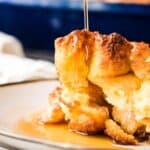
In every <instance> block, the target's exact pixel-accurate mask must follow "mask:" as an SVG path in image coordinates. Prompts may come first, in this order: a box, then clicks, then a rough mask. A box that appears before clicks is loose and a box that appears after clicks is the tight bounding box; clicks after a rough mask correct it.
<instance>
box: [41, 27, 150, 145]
mask: <svg viewBox="0 0 150 150" xmlns="http://www.w3.org/2000/svg"><path fill="white" fill-rule="evenodd" d="M149 59H150V48H149V45H148V44H146V43H144V42H140V43H138V42H129V41H128V40H127V39H126V38H124V37H122V36H121V35H119V34H117V33H112V34H109V35H103V34H100V33H98V32H90V31H87V30H76V31H73V32H71V33H70V34H68V35H66V36H64V37H60V38H58V39H56V41H55V64H56V68H57V71H58V75H59V80H60V83H61V87H60V88H59V92H58V89H56V90H55V91H54V93H52V94H50V98H49V99H50V105H49V106H48V111H45V112H43V114H42V116H41V121H42V122H51V123H53V122H55V123H56V122H57V123H59V122H62V120H63V121H65V122H67V123H68V128H69V129H70V130H72V131H75V132H78V133H82V134H97V133H100V131H105V133H106V134H107V135H108V136H110V137H112V138H113V139H114V140H116V141H117V142H119V143H122V144H138V141H141V140H145V139H146V138H147V135H146V129H147V131H148V126H146V124H145V121H144V122H143V121H142V120H143V119H145V118H147V119H148V120H149V116H150V104H149V98H150V94H149V93H150V90H149V89H148V88H147V87H148V86H149V85H150V81H149V79H150V75H149V74H150V70H149V69H150V61H149ZM142 66H143V67H142ZM52 95H55V96H54V97H53V96H52ZM58 111H59V113H58ZM56 112H57V113H56ZM118 113H119V114H122V115H118ZM57 114H59V115H60V116H61V117H60V116H59V117H60V119H59V117H58V119H57V120H55V118H56V116H57ZM54 116H55V117H54ZM43 118H44V119H43ZM53 120H55V121H53ZM132 121H133V123H132ZM129 122H130V123H132V124H131V128H130V126H129V124H128V123H129Z"/></svg>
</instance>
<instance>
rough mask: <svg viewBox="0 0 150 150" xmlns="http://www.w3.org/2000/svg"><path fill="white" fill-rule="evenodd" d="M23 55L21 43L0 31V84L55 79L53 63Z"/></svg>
mask: <svg viewBox="0 0 150 150" xmlns="http://www.w3.org/2000/svg"><path fill="white" fill-rule="evenodd" d="M23 56H24V52H23V48H22V45H21V43H20V42H19V41H18V40H17V39H16V38H15V37H12V36H9V35H6V34H4V33H0V85H4V84H10V83H18V82H23V81H31V80H39V79H56V78H57V74H56V69H55V66H54V64H52V63H51V62H47V61H43V60H33V59H29V58H26V57H23Z"/></svg>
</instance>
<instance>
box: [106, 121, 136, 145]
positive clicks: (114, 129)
mask: <svg viewBox="0 0 150 150" xmlns="http://www.w3.org/2000/svg"><path fill="white" fill-rule="evenodd" d="M105 128H106V129H105V133H106V134H107V135H108V136H110V137H111V138H112V139H114V140H115V141H116V142H117V143H120V144H126V145H127V144H132V145H136V144H137V143H138V141H137V140H136V139H135V137H134V136H133V135H130V134H127V133H125V132H124V131H123V129H121V127H120V126H119V125H117V123H115V122H114V121H113V120H111V119H108V120H106V122H105Z"/></svg>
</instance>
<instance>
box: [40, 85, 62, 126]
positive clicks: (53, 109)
mask: <svg viewBox="0 0 150 150" xmlns="http://www.w3.org/2000/svg"><path fill="white" fill-rule="evenodd" d="M61 91H62V89H61V88H60V87H57V88H56V89H55V90H54V91H53V92H52V93H50V95H49V105H48V106H47V108H46V110H45V111H44V112H43V113H42V114H41V116H40V119H39V120H40V122H41V123H59V122H63V121H64V120H65V119H64V117H65V116H64V112H63V111H62V109H61V107H60V95H61Z"/></svg>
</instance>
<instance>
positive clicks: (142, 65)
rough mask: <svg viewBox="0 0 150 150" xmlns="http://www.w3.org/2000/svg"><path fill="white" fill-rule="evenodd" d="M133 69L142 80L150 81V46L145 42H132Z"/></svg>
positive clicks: (131, 59) (131, 58)
mask: <svg viewBox="0 0 150 150" xmlns="http://www.w3.org/2000/svg"><path fill="white" fill-rule="evenodd" d="M132 45H133V49H132V51H131V55H130V61H131V68H132V70H133V72H134V73H135V75H136V76H137V77H139V78H141V79H150V46H149V44H147V43H144V42H132Z"/></svg>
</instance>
